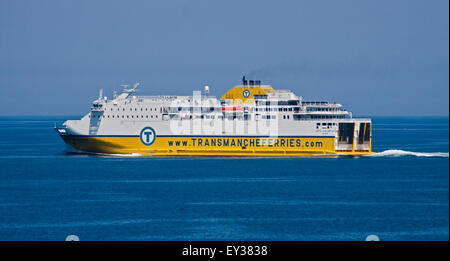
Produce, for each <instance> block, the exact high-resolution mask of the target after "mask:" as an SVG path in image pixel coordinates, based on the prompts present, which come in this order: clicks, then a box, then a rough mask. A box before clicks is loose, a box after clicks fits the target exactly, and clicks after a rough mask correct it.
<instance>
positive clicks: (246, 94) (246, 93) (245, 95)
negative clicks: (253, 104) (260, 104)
mask: <svg viewBox="0 0 450 261" xmlns="http://www.w3.org/2000/svg"><path fill="white" fill-rule="evenodd" d="M242 95H243V96H244V98H248V97H249V96H250V91H249V90H245V91H244V92H243V93H242Z"/></svg>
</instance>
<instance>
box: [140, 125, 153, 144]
mask: <svg viewBox="0 0 450 261" xmlns="http://www.w3.org/2000/svg"><path fill="white" fill-rule="evenodd" d="M139 136H140V137H141V142H142V143H143V144H144V145H146V146H150V145H152V144H153V142H155V139H156V132H155V130H154V129H153V128H152V127H145V128H143V129H142V131H141V134H140V135H139Z"/></svg>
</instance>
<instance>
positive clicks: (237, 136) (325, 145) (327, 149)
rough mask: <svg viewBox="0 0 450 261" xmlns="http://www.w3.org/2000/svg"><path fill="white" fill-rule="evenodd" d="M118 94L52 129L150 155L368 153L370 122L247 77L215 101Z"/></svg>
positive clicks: (198, 96) (74, 142) (198, 95)
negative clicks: (77, 117)
mask: <svg viewBox="0 0 450 261" xmlns="http://www.w3.org/2000/svg"><path fill="white" fill-rule="evenodd" d="M139 86H140V83H136V84H134V85H133V86H131V87H130V86H128V85H123V86H122V87H123V91H122V93H121V94H120V95H116V94H114V95H113V97H112V98H111V99H108V98H107V97H106V96H103V94H102V90H100V94H99V97H98V99H96V100H95V101H93V103H92V107H91V108H90V111H89V113H87V114H86V115H85V116H84V117H82V118H81V119H80V120H67V121H65V122H64V123H63V124H62V126H61V127H55V130H56V131H57V133H58V134H59V136H60V137H61V138H62V139H63V140H64V142H65V143H67V144H68V145H69V146H70V147H72V148H74V149H76V150H79V151H83V152H91V153H101V154H104V153H106V154H135V155H149V156H248V157H253V156H257V157H263V156H269V157H278V156H280V157H286V156H317V155H367V154H372V148H371V147H372V123H371V119H369V118H353V117H352V113H351V112H349V111H347V110H345V109H344V108H343V107H342V105H341V104H338V103H335V102H333V103H330V102H326V101H307V100H304V99H303V97H301V96H297V95H296V94H294V93H293V92H292V91H290V90H277V89H274V88H272V86H270V85H264V84H262V83H261V81H259V80H247V79H246V78H245V76H244V77H243V78H242V83H241V84H239V85H237V86H235V87H233V88H231V89H230V90H229V91H228V92H226V93H225V94H224V95H223V96H222V97H221V98H220V99H218V98H216V97H215V96H211V95H210V88H209V86H205V87H204V90H203V91H194V92H193V94H192V95H189V96H176V95H162V96H138V95H136V93H137V91H138V87H139Z"/></svg>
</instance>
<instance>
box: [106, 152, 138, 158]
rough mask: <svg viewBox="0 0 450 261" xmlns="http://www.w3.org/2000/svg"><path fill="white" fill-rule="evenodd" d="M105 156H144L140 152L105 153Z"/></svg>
mask: <svg viewBox="0 0 450 261" xmlns="http://www.w3.org/2000/svg"><path fill="white" fill-rule="evenodd" d="M103 155H105V156H113V157H140V156H142V155H141V154H139V153H130V154H103Z"/></svg>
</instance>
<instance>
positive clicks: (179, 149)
mask: <svg viewBox="0 0 450 261" xmlns="http://www.w3.org/2000/svg"><path fill="white" fill-rule="evenodd" d="M62 138H63V139H64V141H65V142H66V143H67V144H68V145H70V146H72V147H74V148H75V149H77V150H81V151H87V152H94V153H109V154H131V153H138V154H141V155H158V156H181V155H183V156H310V155H330V154H347V155H366V154H371V153H372V152H371V151H370V150H368V151H343V152H340V151H335V139H334V138H333V137H324V138H323V137H279V138H260V137H167V136H165V137H161V136H160V137H157V138H156V139H155V140H154V142H153V143H152V144H151V145H145V144H143V143H142V141H141V138H140V137H139V136H136V137H135V136H122V137H121V136H111V137H110V136H70V135H63V136H62Z"/></svg>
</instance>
